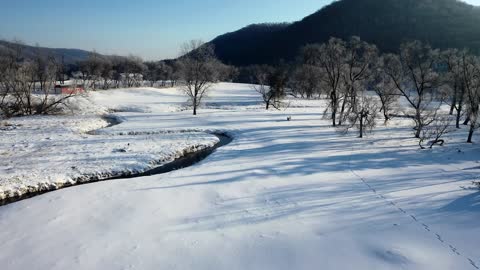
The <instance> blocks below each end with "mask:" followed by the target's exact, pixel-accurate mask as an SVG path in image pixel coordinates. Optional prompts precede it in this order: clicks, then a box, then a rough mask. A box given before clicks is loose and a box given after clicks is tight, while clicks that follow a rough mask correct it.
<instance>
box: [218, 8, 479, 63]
mask: <svg viewBox="0 0 480 270" xmlns="http://www.w3.org/2000/svg"><path fill="white" fill-rule="evenodd" d="M479 25H480V8H478V7H474V6H471V5H469V4H466V3H464V2H461V1H458V0H341V1H335V2H334V3H332V4H330V5H328V6H326V7H324V8H322V9H321V10H319V11H318V12H316V13H314V14H312V15H310V16H308V17H306V18H304V19H303V20H301V21H298V22H295V23H293V24H278V25H276V24H264V25H251V26H248V27H246V28H243V29H241V30H239V31H237V32H233V33H229V34H226V35H222V36H220V37H218V38H216V39H214V40H212V41H211V43H212V44H213V45H215V48H216V54H217V55H218V56H219V58H220V60H222V62H224V63H226V64H232V65H237V66H245V65H251V64H275V63H276V62H278V61H279V60H280V59H283V60H285V61H290V60H294V58H295V56H296V55H297V54H298V52H299V50H300V48H301V47H303V46H304V45H306V44H311V43H322V42H325V41H328V39H329V38H330V37H338V38H342V39H347V38H349V37H350V36H359V37H361V38H362V40H365V41H367V42H369V43H372V44H375V45H376V46H377V47H378V48H379V49H380V50H381V51H383V52H396V51H398V49H399V47H400V44H401V43H403V42H407V41H412V40H419V41H422V42H425V43H428V44H430V45H431V46H432V47H434V48H440V49H446V48H461V49H463V48H468V49H470V50H471V51H473V52H475V53H478V52H480V27H479Z"/></svg>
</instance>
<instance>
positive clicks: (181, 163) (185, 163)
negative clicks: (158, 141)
mask: <svg viewBox="0 0 480 270" xmlns="http://www.w3.org/2000/svg"><path fill="white" fill-rule="evenodd" d="M105 120H107V122H108V123H109V125H108V126H107V127H105V128H108V127H112V126H115V125H119V124H120V123H121V122H120V121H118V120H117V119H115V118H113V117H105ZM105 128H101V129H105ZM99 130H100V129H99ZM97 131H98V130H93V131H90V132H87V134H89V135H96V134H97ZM210 134H212V135H215V136H216V137H217V138H218V139H219V140H220V141H219V142H218V143H217V144H215V145H214V146H212V147H207V148H205V149H202V150H199V151H196V152H192V153H188V154H186V155H184V156H182V157H179V158H177V159H175V160H173V161H171V162H169V163H164V164H161V165H159V166H158V167H155V168H153V169H150V170H148V171H145V172H142V173H134V174H131V173H128V174H127V173H124V174H122V175H119V176H114V177H106V178H101V179H99V178H98V177H92V178H91V179H89V180H87V181H82V182H80V181H75V183H74V184H72V183H64V184H63V185H62V186H60V187H58V186H56V187H49V188H43V189H42V190H38V191H32V192H27V193H25V194H23V195H21V196H14V197H7V198H5V199H3V200H0V206H4V205H7V204H11V203H14V202H18V201H22V200H25V199H29V198H32V197H35V196H38V195H42V194H45V193H48V192H53V191H56V190H60V189H64V188H68V187H72V186H79V185H87V184H93V183H96V182H103V181H110V180H119V179H130V178H137V177H144V176H152V175H157V174H164V173H168V172H172V171H175V170H180V169H183V168H186V167H190V166H192V165H195V164H196V163H198V162H200V161H202V160H204V159H205V158H207V157H208V156H210V155H211V154H212V153H213V152H215V150H216V149H218V148H220V147H222V146H225V145H227V144H229V143H231V142H232V140H233V139H232V138H231V137H229V136H228V135H226V134H224V133H210Z"/></svg>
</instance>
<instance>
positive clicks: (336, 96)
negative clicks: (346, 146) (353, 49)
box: [302, 38, 346, 127]
mask: <svg viewBox="0 0 480 270" xmlns="http://www.w3.org/2000/svg"><path fill="white" fill-rule="evenodd" d="M345 47H346V45H345V42H344V41H343V40H341V39H337V38H331V39H330V40H329V41H328V42H327V43H326V44H322V45H317V44H315V45H307V46H305V47H304V48H303V49H302V59H303V62H304V63H305V64H308V65H313V66H317V67H319V68H320V69H321V79H322V82H323V84H324V85H325V87H326V90H327V91H328V92H329V98H330V109H331V119H332V124H333V126H334V127H335V126H336V125H337V113H338V105H339V102H340V99H341V96H340V93H339V92H340V90H341V87H342V83H343V80H342V79H343V78H342V74H343V68H344V59H345V54H346V48H345Z"/></svg>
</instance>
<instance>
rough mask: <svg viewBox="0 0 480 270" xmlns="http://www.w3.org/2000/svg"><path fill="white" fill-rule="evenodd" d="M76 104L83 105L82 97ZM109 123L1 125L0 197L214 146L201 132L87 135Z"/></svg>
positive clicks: (127, 170) (67, 120) (17, 121)
mask: <svg viewBox="0 0 480 270" xmlns="http://www.w3.org/2000/svg"><path fill="white" fill-rule="evenodd" d="M77 100H78V102H79V103H83V102H85V99H84V98H79V99H77ZM93 107H94V106H92V105H91V104H90V105H88V106H84V110H83V111H81V112H83V113H85V112H94V113H98V112H99V111H92V110H91V109H92V108H93ZM99 107H100V108H102V106H99ZM100 112H101V111H100ZM108 125H109V123H108V122H107V121H106V120H105V119H104V117H102V116H101V115H98V114H94V115H91V114H90V115H82V114H77V115H70V116H35V117H22V118H13V119H9V120H8V121H4V122H3V126H2V127H0V136H1V138H2V139H1V142H0V157H1V158H2V162H1V165H0V199H5V198H9V197H15V196H20V195H23V194H26V193H32V192H37V191H46V190H54V189H57V188H61V187H63V186H65V185H73V184H76V183H84V182H89V181H93V180H101V179H106V178H110V177H113V176H120V175H128V174H135V173H141V172H145V171H147V170H150V169H152V168H154V167H156V166H160V165H162V164H165V163H168V162H171V161H172V160H174V159H176V158H179V157H181V156H184V155H185V154H187V153H192V152H195V151H199V150H202V149H205V148H207V147H212V146H214V145H215V144H216V143H217V142H218V138H216V137H215V136H214V135H210V134H206V133H203V132H183V133H178V134H177V133H169V134H162V133H159V134H143V135H135V136H134V135H126V136H115V135H111V134H108V133H104V132H103V133H102V131H101V130H100V131H99V132H96V133H98V135H95V136H93V135H89V134H88V133H87V132H90V131H93V130H97V129H102V128H104V127H107V126H108Z"/></svg>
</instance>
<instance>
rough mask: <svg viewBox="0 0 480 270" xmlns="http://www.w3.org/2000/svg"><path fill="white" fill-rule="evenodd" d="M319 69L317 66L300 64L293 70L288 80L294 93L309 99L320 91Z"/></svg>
mask: <svg viewBox="0 0 480 270" xmlns="http://www.w3.org/2000/svg"><path fill="white" fill-rule="evenodd" d="M320 74H321V70H320V69H319V68H318V67H315V66H312V65H307V64H302V65H299V66H298V67H297V68H296V69H295V71H294V72H293V76H292V78H291V80H290V82H289V85H290V87H291V88H292V91H293V93H294V94H295V95H300V96H301V97H302V98H307V99H311V98H313V97H314V96H315V95H319V94H320V93H321V78H320Z"/></svg>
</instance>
